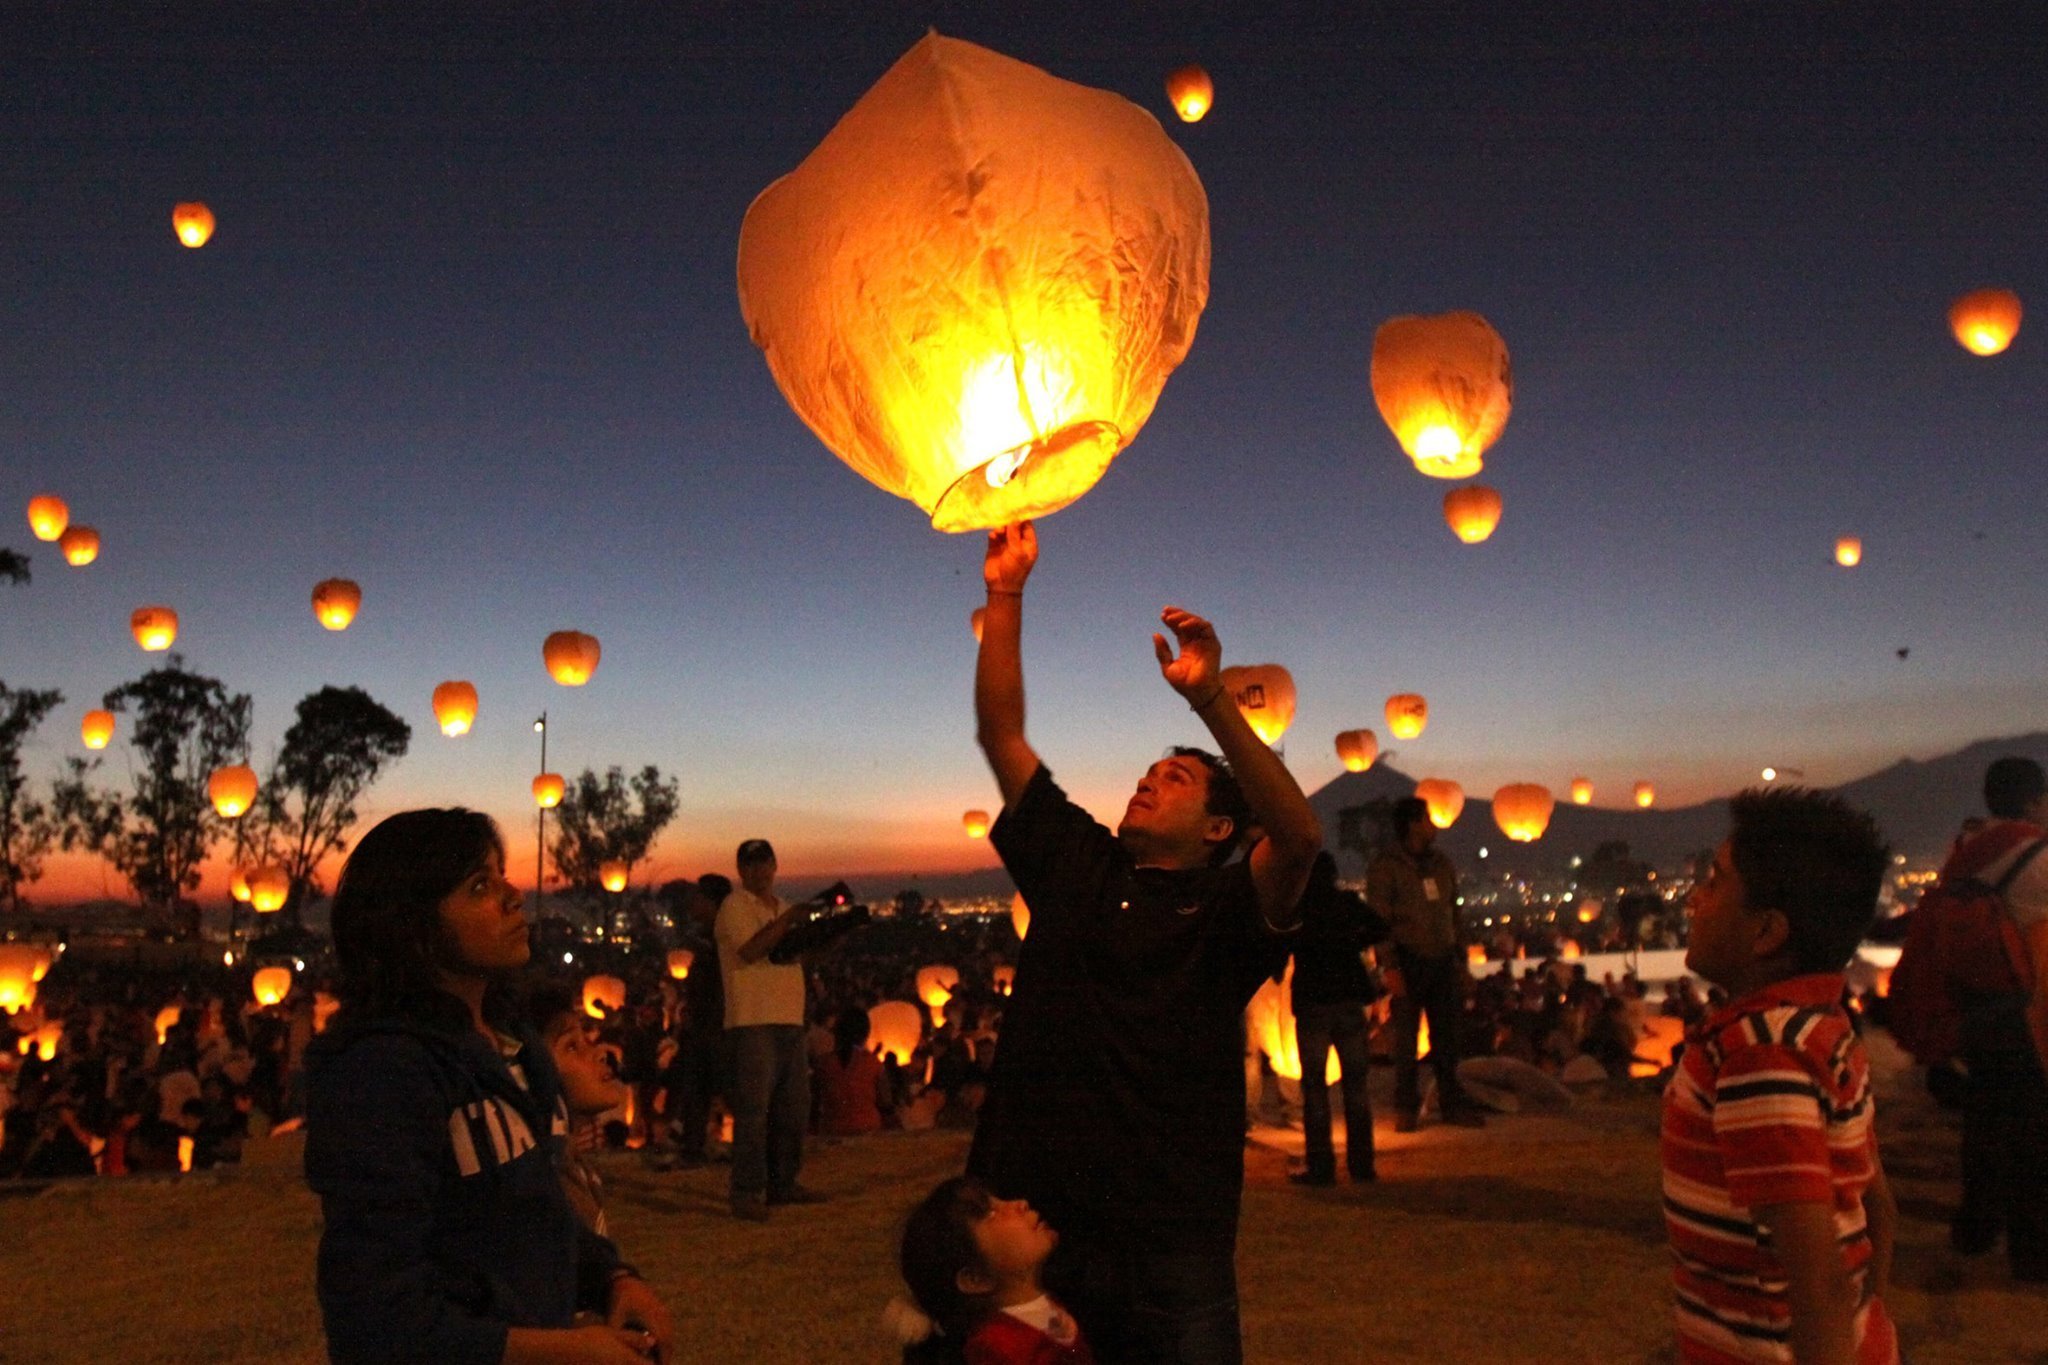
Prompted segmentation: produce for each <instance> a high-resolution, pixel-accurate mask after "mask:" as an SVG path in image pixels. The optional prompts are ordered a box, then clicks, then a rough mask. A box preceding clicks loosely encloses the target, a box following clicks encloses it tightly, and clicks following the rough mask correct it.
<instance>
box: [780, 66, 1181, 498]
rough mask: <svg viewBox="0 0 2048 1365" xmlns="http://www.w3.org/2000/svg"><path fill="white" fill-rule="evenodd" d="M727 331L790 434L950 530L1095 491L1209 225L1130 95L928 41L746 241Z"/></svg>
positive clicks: (1129, 422)
mask: <svg viewBox="0 0 2048 1365" xmlns="http://www.w3.org/2000/svg"><path fill="white" fill-rule="evenodd" d="M739 294H740V311H741V313H742V314H743V315H744V317H745V319H746V323H747V330H748V332H749V334H750V335H751V336H752V338H753V341H754V344H755V345H756V346H758V347H760V348H761V350H762V351H763V353H764V354H765V355H766V357H767V360H768V368H769V370H770V371H771V372H772V373H773V375H774V376H775V382H776V385H777V386H778V387H779V388H780V389H781V390H782V394H783V397H784V398H786V399H787V400H788V401H789V405H790V407H791V408H793V409H794V410H795V411H796V413H797V415H798V416H799V417H801V418H802V419H803V420H804V422H805V424H806V425H808V426H809V427H810V428H811V430H812V431H813V432H814V433H815V434H816V435H817V437H818V439H819V440H821V441H823V442H824V443H825V445H826V446H827V448H829V449H830V450H831V451H832V453H833V454H835V455H837V456H838V457H839V458H840V459H842V460H844V461H845V462H846V463H847V464H848V465H849V466H851V467H852V468H853V470H854V471H855V472H856V473H858V474H859V475H860V476H861V477H863V478H865V479H867V480H868V481H869V482H871V483H873V484H875V485H877V486H878V487H880V488H883V489H885V490H887V491H888V492H890V493H894V494H896V495H897V496H898V497H902V498H906V499H908V500H909V501H911V502H914V503H916V504H917V505H918V506H919V507H921V508H923V509H924V510H925V511H926V512H927V513H928V514H930V516H931V519H932V525H933V526H935V527H937V528H938V529H939V530H942V531H970V530H974V529H976V528H981V527H991V526H1004V525H1008V524H1009V523H1011V522H1015V521H1019V520H1022V519H1023V518H1026V517H1039V516H1044V515H1046V514H1048V513H1051V512H1056V511H1058V510H1059V509H1060V508H1062V507H1065V506H1066V505H1067V504H1068V503H1070V502H1073V501H1074V500H1075V499H1077V498H1079V497H1080V496H1082V495H1083V494H1084V493H1086V492H1087V491H1088V490H1089V489H1090V488H1091V487H1093V486H1094V485H1095V482H1096V480H1098V479H1100V478H1101V477H1102V475H1103V472H1104V471H1105V470H1107V469H1108V468H1109V464H1110V461H1111V460H1113V459H1114V458H1115V457H1116V455H1117V453H1118V452H1119V451H1121V450H1123V448H1124V447H1125V446H1127V445H1129V444H1130V443H1131V441H1132V440H1133V439H1135V438H1136V436H1137V434H1138V431H1139V429H1140V428H1141V427H1143V426H1144V424H1145V421H1146V419H1147V418H1148V417H1150V416H1151V414H1152V407H1153V404H1155V403H1156V402H1157V401H1158V399H1159V393H1160V390H1161V388H1162V387H1164V385H1165V383H1166V380H1167V376H1168V375H1170V374H1172V372H1173V370H1174V368H1175V367H1176V366H1177V365H1179V364H1180V362H1181V360H1182V359H1183V358H1184V357H1185V356H1186V355H1187V352H1188V348H1189V346H1190V345H1192V344H1193V342H1194V338H1195V326H1196V323H1197V322H1198V321H1199V319H1200V317H1201V314H1202V308H1203V306H1204V305H1205V304H1206V303H1207V301H1208V297H1209V205H1208V199H1207V197H1206V196H1205V195H1204V194H1203V191H1202V184H1201V181H1200V180H1199V179H1197V178H1196V175H1195V172H1194V168H1193V167H1192V166H1191V165H1189V164H1188V159H1187V157H1186V156H1184V155H1183V154H1182V153H1181V151H1180V149H1179V148H1178V147H1176V146H1174V144H1173V142H1172V141H1171V140H1170V139H1169V138H1168V137H1167V136H1166V133H1165V131H1164V130H1163V129H1162V128H1161V127H1160V126H1159V121H1158V120H1157V119H1155V118H1153V117H1152V116H1151V115H1150V114H1148V113H1146V112H1145V111H1144V110H1142V109H1140V108H1138V107H1137V106H1136V105H1134V104H1131V103H1130V102H1129V101H1127V100H1125V99H1123V98H1122V97H1121V96H1118V95H1115V94H1112V93H1110V92H1108V91H1103V90H1094V89H1090V88H1088V87H1086V86H1081V85H1075V84H1073V83H1071V82H1068V81H1063V80H1059V79H1057V78H1055V77H1053V76H1051V75H1048V74H1047V73H1046V72H1044V71H1041V70H1039V69H1038V68H1036V67H1033V66H1028V65H1026V64H1025V63H1023V62H1019V61H1014V60H1012V59H1010V58H1008V57H1004V56H1001V55H1000V54H998V53H995V52H991V51H989V50H988V49H986V48H982V47H977V46H975V45H974V44H972V43H964V42H960V41H958V40H955V39H951V38H943V37H940V36H939V35H938V34H935V33H934V34H930V35H928V36H927V37H925V38H924V39H922V40H921V41H919V42H918V43H917V44H916V46H914V47H912V48H911V49H910V51H909V52H908V53H906V54H905V55H904V56H903V57H902V58H901V59H900V60H899V61H898V62H897V63H896V64H895V65H894V66H892V67H891V68H890V69H889V70H888V72H887V73H886V74H884V75H883V77H882V78H881V80H880V81H878V82H876V84H875V86H874V88H873V89H871V90H869V91H868V92H867V93H866V94H865V95H863V96H862V97H861V98H860V100H859V101H857V102H856V103H855V104H854V106H853V108H852V109H850V110H849V111H847V113H846V115H845V117H843V118H842V119H840V121H839V123H838V125H837V126H836V127H834V128H833V130H832V131H831V132H830V133H829V134H828V135H827V136H826V138H825V140H824V141H823V142H822V143H820V144H819V145H818V147H817V149H816V150H814V151H813V152H812V153H811V154H810V155H809V156H808V157H806V158H805V159H804V161H803V163H802V164H801V165H799V166H798V167H797V168H796V169H795V170H794V171H792V172H790V173H789V174H788V175H786V176H784V177H783V178H782V179H780V180H778V181H776V182H775V183H774V184H772V185H770V186H769V187H768V188H767V189H766V190H764V191H762V193H761V195H760V197H759V198H757V199H755V201H754V203H753V205H752V207H750V208H749V209H748V210H747V215H746V220H745V222H744V223H743V224H742V225H741V228H740V248H739Z"/></svg>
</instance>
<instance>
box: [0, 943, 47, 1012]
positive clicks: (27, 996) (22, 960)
mask: <svg viewBox="0 0 2048 1365" xmlns="http://www.w3.org/2000/svg"><path fill="white" fill-rule="evenodd" d="M37 961H38V959H37V954H36V950H35V948H34V947H33V946H32V945H30V944H26V943H0V1010H5V1011H7V1012H8V1013H9V1014H12V1013H14V1012H15V1011H16V1010H24V1009H27V1008H28V1007H29V1006H30V1005H33V1004H35V1002H36V981H37V980H38V976H37V972H36V966H37Z"/></svg>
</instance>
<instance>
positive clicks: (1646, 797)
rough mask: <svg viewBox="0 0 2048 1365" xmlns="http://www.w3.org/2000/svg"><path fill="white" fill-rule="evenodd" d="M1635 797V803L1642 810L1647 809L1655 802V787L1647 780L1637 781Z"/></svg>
mask: <svg viewBox="0 0 2048 1365" xmlns="http://www.w3.org/2000/svg"><path fill="white" fill-rule="evenodd" d="M1635 798H1636V805H1638V806H1640V807H1641V808H1642V809H1644V810H1648V809H1649V808H1650V807H1652V806H1654V805H1656V804H1657V789H1656V788H1655V787H1654V786H1652V785H1650V784H1649V783H1648V782H1638V783H1636V789H1635Z"/></svg>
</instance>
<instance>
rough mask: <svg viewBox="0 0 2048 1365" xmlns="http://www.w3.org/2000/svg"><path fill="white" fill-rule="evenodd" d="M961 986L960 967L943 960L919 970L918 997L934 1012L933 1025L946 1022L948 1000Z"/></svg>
mask: <svg viewBox="0 0 2048 1365" xmlns="http://www.w3.org/2000/svg"><path fill="white" fill-rule="evenodd" d="M959 987H960V969H959V968H958V967H949V966H947V965H946V964H945V963H943V962H937V963H933V964H932V965H931V966H929V967H920V968H918V971H917V998H918V999H920V1000H922V1001H924V1007H925V1008H926V1009H928V1010H930V1011H931V1012H932V1027H933V1028H937V1027H938V1026H939V1025H940V1024H943V1023H945V1022H946V1002H947V1001H948V1000H951V999H952V998H953V992H954V991H956V990H958V989H959Z"/></svg>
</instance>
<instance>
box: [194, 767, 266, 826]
mask: <svg viewBox="0 0 2048 1365" xmlns="http://www.w3.org/2000/svg"><path fill="white" fill-rule="evenodd" d="M256 785H257V784H256V770H255V769H254V768H250V767H248V766H246V765H245V764H240V763H237V764H235V765H233V766H232V767H227V768H215V769H214V770H213V773H212V774H211V775H210V776H209V777H208V778H207V779H206V799H207V800H209V801H211V802H213V811H214V814H216V815H218V816H220V818H221V819H223V820H239V819H241V818H242V817H243V816H244V815H246V814H248V812H249V807H251V806H253V805H255V804H256Z"/></svg>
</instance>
